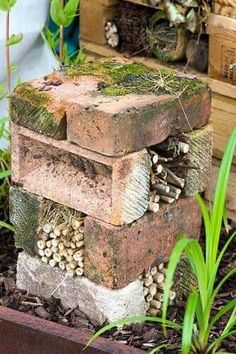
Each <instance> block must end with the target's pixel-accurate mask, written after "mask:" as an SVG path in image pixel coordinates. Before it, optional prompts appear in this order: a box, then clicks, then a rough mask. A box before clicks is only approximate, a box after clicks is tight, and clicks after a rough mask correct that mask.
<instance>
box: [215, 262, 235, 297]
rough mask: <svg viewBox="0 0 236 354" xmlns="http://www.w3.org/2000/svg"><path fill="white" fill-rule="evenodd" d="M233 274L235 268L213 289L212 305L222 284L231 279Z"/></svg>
mask: <svg viewBox="0 0 236 354" xmlns="http://www.w3.org/2000/svg"><path fill="white" fill-rule="evenodd" d="M234 274H236V268H233V269H231V270H230V271H229V272H228V273H227V274H226V275H225V276H224V277H223V279H221V281H220V282H219V284H218V285H217V287H216V288H215V290H214V292H213V294H212V299H211V301H212V303H213V301H214V299H215V297H216V295H217V294H218V292H219V291H220V289H221V288H222V286H223V284H224V283H225V282H226V281H227V280H228V279H229V278H230V277H232V276H233V275H234Z"/></svg>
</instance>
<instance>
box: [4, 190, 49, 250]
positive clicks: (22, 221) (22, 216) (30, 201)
mask: <svg viewBox="0 0 236 354" xmlns="http://www.w3.org/2000/svg"><path fill="white" fill-rule="evenodd" d="M41 203H42V198H40V197H38V196H36V195H34V194H32V193H28V192H27V191H25V190H23V189H22V188H21V187H18V186H14V187H11V188H10V220H11V223H12V224H13V226H14V228H15V243H16V247H18V248H22V249H24V250H25V251H26V252H27V253H29V254H31V255H34V254H35V253H36V242H37V228H38V222H39V216H40V210H41Z"/></svg>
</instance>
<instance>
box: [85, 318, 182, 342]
mask: <svg viewBox="0 0 236 354" xmlns="http://www.w3.org/2000/svg"><path fill="white" fill-rule="evenodd" d="M134 322H157V323H160V324H162V323H163V319H162V318H160V317H149V316H134V317H128V318H126V319H123V320H119V321H116V322H113V323H110V324H108V325H106V326H104V327H102V328H101V329H99V330H98V331H97V332H96V333H95V334H94V335H93V336H92V337H91V338H90V339H89V341H88V343H87V344H86V347H85V348H87V347H88V346H89V345H90V344H91V343H92V342H93V341H94V340H95V339H96V338H98V337H99V336H101V335H102V334H103V333H105V332H107V331H108V330H109V329H112V328H114V327H117V326H122V325H124V324H130V323H134ZM166 326H167V327H170V328H173V329H176V330H180V329H181V328H182V326H181V325H179V324H178V323H175V322H173V321H168V320H166Z"/></svg>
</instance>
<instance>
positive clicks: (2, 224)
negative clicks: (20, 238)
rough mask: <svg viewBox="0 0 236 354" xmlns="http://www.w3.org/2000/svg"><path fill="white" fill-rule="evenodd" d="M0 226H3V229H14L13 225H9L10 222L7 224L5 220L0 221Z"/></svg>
mask: <svg viewBox="0 0 236 354" xmlns="http://www.w3.org/2000/svg"><path fill="white" fill-rule="evenodd" d="M0 226H1V227H4V228H5V229H8V230H10V231H13V232H14V231H15V229H14V227H13V226H11V225H10V224H7V223H6V222H4V221H0Z"/></svg>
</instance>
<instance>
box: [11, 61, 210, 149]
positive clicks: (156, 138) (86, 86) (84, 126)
mask: <svg viewBox="0 0 236 354" xmlns="http://www.w3.org/2000/svg"><path fill="white" fill-rule="evenodd" d="M210 96H211V95H210V91H209V88H208V87H207V85H206V84H205V83H203V82H201V81H199V80H197V79H188V78H186V77H184V75H178V74H175V73H172V72H171V71H169V70H156V71H155V70H151V69H148V68H147V67H145V66H143V65H140V64H136V63H132V62H130V61H127V60H124V59H120V58H116V59H114V60H112V59H105V60H100V61H95V62H92V63H91V62H90V63H85V64H83V65H81V66H79V67H69V68H66V69H64V70H63V71H60V72H54V73H53V74H51V75H48V76H47V77H46V78H45V77H44V78H43V79H41V80H35V81H31V82H30V83H26V84H22V85H20V86H18V87H17V88H16V89H15V90H14V91H13V94H12V97H11V112H12V120H13V122H15V123H17V124H19V125H21V126H23V127H25V128H28V129H30V130H33V131H35V132H38V133H41V134H44V135H46V136H49V137H53V138H56V139H66V138H67V139H68V140H69V141H70V142H72V143H76V144H77V145H79V146H81V147H84V148H86V149H89V150H92V151H96V152H98V153H101V154H104V155H107V156H122V155H125V154H126V153H130V152H134V151H139V150H141V149H143V148H146V147H149V146H152V145H155V144H158V143H160V142H162V141H163V140H165V139H166V138H167V137H168V136H169V135H176V134H179V133H182V132H184V133H186V132H190V131H191V130H192V129H195V128H199V127H202V126H204V125H206V124H207V122H208V120H209V116H210V99H211V97H210Z"/></svg>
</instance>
